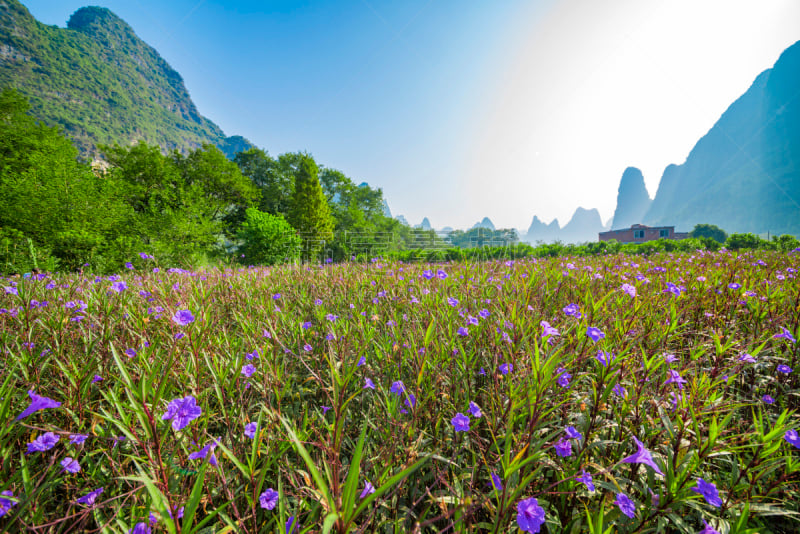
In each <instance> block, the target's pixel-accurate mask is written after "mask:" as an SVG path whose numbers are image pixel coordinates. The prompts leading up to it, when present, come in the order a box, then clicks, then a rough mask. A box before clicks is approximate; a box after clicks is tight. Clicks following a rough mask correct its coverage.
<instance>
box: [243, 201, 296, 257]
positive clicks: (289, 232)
mask: <svg viewBox="0 0 800 534" xmlns="http://www.w3.org/2000/svg"><path fill="white" fill-rule="evenodd" d="M238 238H239V240H240V242H241V244H240V245H239V249H238V250H239V253H240V254H241V255H243V256H242V257H241V261H242V263H246V264H264V265H275V264H276V263H283V262H287V261H294V260H297V259H298V258H299V257H300V246H301V240H300V237H299V236H298V235H297V232H296V231H295V229H294V228H292V227H291V225H290V224H289V223H288V222H286V220H285V219H284V218H283V217H282V216H280V215H270V214H269V213H264V212H262V211H258V210H257V209H254V208H247V210H246V211H245V220H244V222H243V223H242V226H241V228H240V229H239V233H238Z"/></svg>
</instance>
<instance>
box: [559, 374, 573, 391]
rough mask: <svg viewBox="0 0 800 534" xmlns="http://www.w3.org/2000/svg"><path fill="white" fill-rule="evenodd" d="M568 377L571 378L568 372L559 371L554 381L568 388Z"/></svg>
mask: <svg viewBox="0 0 800 534" xmlns="http://www.w3.org/2000/svg"><path fill="white" fill-rule="evenodd" d="M570 378H572V375H571V374H569V373H568V372H566V371H564V372H563V373H561V374H560V375H559V377H558V380H556V382H557V383H558V385H559V386H561V387H562V388H568V387H569V379H570Z"/></svg>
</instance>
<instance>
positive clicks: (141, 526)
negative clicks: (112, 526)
mask: <svg viewBox="0 0 800 534" xmlns="http://www.w3.org/2000/svg"><path fill="white" fill-rule="evenodd" d="M151 532H153V531H152V530H150V527H148V526H147V523H145V522H143V521H140V522H138V523H136V525H134V526H133V528H132V529H130V530H129V531H128V534H150V533H151Z"/></svg>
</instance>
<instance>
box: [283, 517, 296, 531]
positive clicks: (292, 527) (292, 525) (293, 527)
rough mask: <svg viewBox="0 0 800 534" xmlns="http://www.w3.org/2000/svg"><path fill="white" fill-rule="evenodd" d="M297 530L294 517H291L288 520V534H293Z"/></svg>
mask: <svg viewBox="0 0 800 534" xmlns="http://www.w3.org/2000/svg"><path fill="white" fill-rule="evenodd" d="M295 530H297V525H296V524H295V523H294V516H290V517H289V519H287V520H286V534H293V533H294V531H295Z"/></svg>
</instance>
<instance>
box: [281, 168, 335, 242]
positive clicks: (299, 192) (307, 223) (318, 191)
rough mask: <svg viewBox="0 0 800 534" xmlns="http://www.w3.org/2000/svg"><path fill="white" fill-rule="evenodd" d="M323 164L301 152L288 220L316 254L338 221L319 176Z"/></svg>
mask: <svg viewBox="0 0 800 534" xmlns="http://www.w3.org/2000/svg"><path fill="white" fill-rule="evenodd" d="M318 173H319V168H318V167H317V164H316V162H315V161H314V158H312V157H311V156H310V155H309V154H301V155H299V158H298V161H297V171H296V174H295V181H294V192H293V194H292V198H291V202H290V204H289V213H288V221H289V224H291V225H292V226H293V227H294V228H295V229H296V230H297V231H298V232H299V233H300V236H301V238H302V239H303V242H304V246H305V249H306V250H307V251H308V253H309V256H310V257H313V256H315V255H316V254H318V253H319V252H320V250H321V249H322V246H323V245H324V244H325V243H327V242H328V241H330V240H331V238H332V237H333V227H334V221H333V218H332V217H331V213H330V209H329V208H328V202H327V201H326V200H325V195H324V194H323V192H322V186H321V185H320V183H319V178H318Z"/></svg>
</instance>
